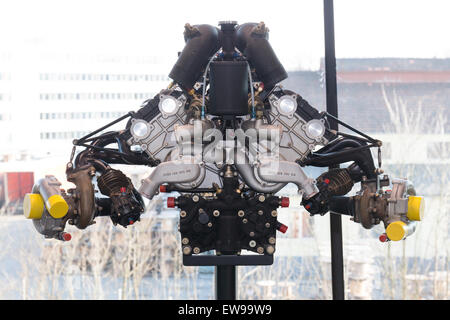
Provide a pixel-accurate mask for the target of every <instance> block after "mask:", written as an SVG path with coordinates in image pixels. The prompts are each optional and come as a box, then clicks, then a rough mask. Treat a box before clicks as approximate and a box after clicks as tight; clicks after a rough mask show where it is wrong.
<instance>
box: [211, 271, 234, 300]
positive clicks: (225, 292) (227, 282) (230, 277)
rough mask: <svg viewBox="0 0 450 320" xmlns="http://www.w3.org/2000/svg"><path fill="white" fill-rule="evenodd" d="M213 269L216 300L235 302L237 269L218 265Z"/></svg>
mask: <svg viewBox="0 0 450 320" xmlns="http://www.w3.org/2000/svg"><path fill="white" fill-rule="evenodd" d="M215 268H216V270H215V281H216V300H236V294H237V281H236V280H237V267H236V266H235V265H218V266H216V267H215Z"/></svg>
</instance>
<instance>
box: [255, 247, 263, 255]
mask: <svg viewBox="0 0 450 320" xmlns="http://www.w3.org/2000/svg"><path fill="white" fill-rule="evenodd" d="M256 252H258V253H259V254H263V253H264V248H263V247H258V248H257V249H256Z"/></svg>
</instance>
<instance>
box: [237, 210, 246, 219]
mask: <svg viewBox="0 0 450 320" xmlns="http://www.w3.org/2000/svg"><path fill="white" fill-rule="evenodd" d="M244 214H245V212H244V210H239V211H238V216H239V217H241V218H242V217H243V216H244Z"/></svg>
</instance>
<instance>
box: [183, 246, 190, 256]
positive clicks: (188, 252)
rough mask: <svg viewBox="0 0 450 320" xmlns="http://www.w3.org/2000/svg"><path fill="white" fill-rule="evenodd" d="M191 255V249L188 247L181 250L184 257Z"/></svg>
mask: <svg viewBox="0 0 450 320" xmlns="http://www.w3.org/2000/svg"><path fill="white" fill-rule="evenodd" d="M190 253H191V247H190V246H186V247H184V248H183V254H184V255H188V254H190Z"/></svg>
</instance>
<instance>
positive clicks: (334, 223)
mask: <svg viewBox="0 0 450 320" xmlns="http://www.w3.org/2000/svg"><path fill="white" fill-rule="evenodd" d="M323 16H324V31H325V81H326V92H327V112H328V113H329V114H331V115H332V116H334V117H336V118H337V117H338V104H337V83H336V54H335V46H334V43H335V42H334V8H333V0H324V1H323ZM329 122H330V127H331V129H333V130H338V123H337V122H336V121H335V120H333V119H331V118H330V119H329ZM336 167H339V166H333V167H330V169H332V168H336ZM330 240H331V279H332V280H331V282H332V291H333V300H344V299H345V294H344V292H345V291H344V258H343V252H342V221H341V216H340V215H339V214H335V213H332V212H330Z"/></svg>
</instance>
